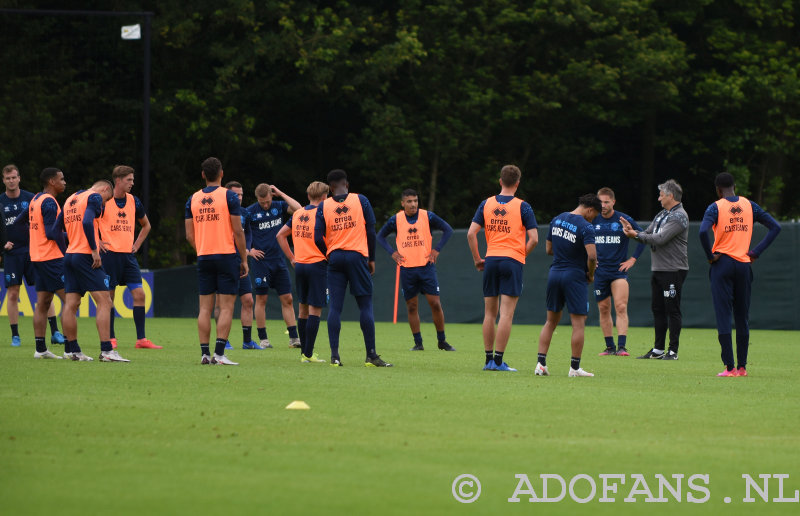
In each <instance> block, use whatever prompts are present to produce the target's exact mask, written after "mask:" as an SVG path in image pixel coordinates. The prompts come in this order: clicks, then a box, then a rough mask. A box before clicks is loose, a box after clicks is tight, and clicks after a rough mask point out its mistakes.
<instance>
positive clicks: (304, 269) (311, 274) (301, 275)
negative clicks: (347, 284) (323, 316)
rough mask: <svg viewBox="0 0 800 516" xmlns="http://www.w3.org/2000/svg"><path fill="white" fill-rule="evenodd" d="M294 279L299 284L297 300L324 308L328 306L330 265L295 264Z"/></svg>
mask: <svg viewBox="0 0 800 516" xmlns="http://www.w3.org/2000/svg"><path fill="white" fill-rule="evenodd" d="M294 278H295V283H297V300H298V301H299V302H300V303H302V304H304V305H310V306H316V307H317V308H322V307H323V306H325V305H327V304H328V263H327V262H326V261H325V260H320V261H318V262H317V263H295V264H294Z"/></svg>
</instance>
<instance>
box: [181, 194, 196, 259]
mask: <svg viewBox="0 0 800 516" xmlns="http://www.w3.org/2000/svg"><path fill="white" fill-rule="evenodd" d="M193 217H194V216H193V215H192V198H191V197H190V198H189V201H188V202H187V203H186V208H185V209H184V212H183V219H184V220H183V227H184V229H185V230H186V241H187V242H189V245H190V246H192V249H194V251H195V252H197V243H196V242H195V238H194V222H193Z"/></svg>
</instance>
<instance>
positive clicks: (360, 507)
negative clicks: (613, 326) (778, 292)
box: [0, 318, 800, 515]
mask: <svg viewBox="0 0 800 516" xmlns="http://www.w3.org/2000/svg"><path fill="white" fill-rule="evenodd" d="M79 326H80V327H81V330H80V331H81V337H82V338H81V341H82V346H83V349H84V351H86V352H87V353H88V354H90V355H92V356H94V357H95V358H96V357H97V355H98V354H99V344H98V343H97V340H96V332H95V329H94V321H93V320H91V319H80V320H79ZM20 327H21V333H22V337H23V347H22V348H12V347H10V346H9V345H8V343H7V342H6V340H7V339H6V338H5V337H4V339H3V345H2V346H0V371H2V385H1V386H0V407H2V410H1V411H0V513H2V514H7V515H17V514H59V515H62V514H81V515H83V514H115V515H116V514H138V515H140V514H226V515H227V514H378V513H380V514H498V513H516V514H532V513H536V512H539V511H545V510H546V511H547V513H548V514H593V515H594V514H628V513H631V514H635V513H644V512H645V511H646V512H647V513H648V514H653V515H655V514H676V513H678V512H681V513H682V514H712V513H719V512H720V511H723V510H724V511H726V512H725V514H745V513H748V514H752V512H753V510H756V511H757V513H758V514H797V513H798V512H797V511H798V507H799V506H800V503H774V502H772V501H771V500H772V498H777V497H778V496H779V495H778V480H777V479H771V480H770V482H771V484H770V487H769V499H770V502H769V503H766V502H764V501H762V500H761V498H760V496H758V494H757V493H756V492H755V491H751V495H752V496H753V497H754V498H755V499H756V501H755V502H753V503H745V502H743V501H742V499H743V498H744V497H745V481H744V480H743V479H742V474H749V475H751V476H752V477H753V478H754V479H756V480H760V479H759V478H758V475H759V474H781V473H784V474H788V475H789V478H788V479H786V480H785V481H784V494H783V496H784V497H786V498H792V497H793V496H794V494H795V490H797V489H800V467H798V457H800V453H799V452H800V439H799V438H798V437H799V436H798V433H799V432H798V424H799V423H800V417H798V416H799V415H800V410H798V401H797V400H798V395H799V394H800V377H799V376H798V368H797V360H796V356H797V353H796V350H795V347H796V345H797V342H798V333H797V332H794V333H793V332H780V331H754V332H753V334H752V342H753V345H752V347H751V355H750V358H751V361H750V364H749V371H750V376H749V377H748V378H716V377H715V374H716V373H717V372H719V371H720V370H721V369H722V367H721V365H720V361H719V346H718V344H717V342H716V334H715V332H714V331H712V330H684V333H683V337H682V347H681V352H680V360H679V361H676V362H662V361H655V360H650V361H644V360H635V359H634V358H633V357H629V358H622V357H598V356H597V353H598V352H599V351H601V349H602V348H603V341H602V337H601V334H600V330H599V329H598V328H596V327H594V328H589V329H588V331H587V341H588V342H589V344H588V345H587V348H586V350H585V352H584V360H583V363H582V366H583V367H584V368H585V369H587V370H589V371H592V372H594V373H596V375H597V376H596V377H595V378H567V375H566V374H567V367H568V362H569V351H568V342H569V327H565V328H559V331H558V332H557V334H556V336H555V338H554V342H553V346H552V348H551V350H550V353H549V355H548V365H549V367H550V371H551V374H553V375H554V376H551V377H549V378H541V377H534V376H533V368H534V366H535V363H536V341H537V338H538V333H539V329H540V328H539V327H538V326H515V327H514V329H513V332H512V335H511V342H510V344H509V348H508V350H507V361H508V363H509V364H510V365H512V366H513V367H517V368H518V369H519V373H514V374H512V373H490V372H483V371H481V370H480V369H481V366H482V365H483V348H482V343H481V335H480V327H479V326H477V325H450V326H448V328H447V335H448V340H449V342H450V343H451V344H453V345H454V346H455V347H456V348H457V349H458V351H457V352H455V353H445V352H441V351H438V350H437V349H436V345H435V332H434V331H433V328H432V325H431V324H425V325H424V327H423V335H424V337H425V344H426V347H427V350H426V351H424V352H411V351H408V348H409V347H410V346H411V344H412V343H411V337H410V332H409V331H408V327H407V326H406V325H405V324H398V325H396V326H394V325H391V324H378V328H377V334H378V352H379V353H380V354H381V355H382V356H383V357H384V358H385V359H386V360H387V361H390V362H393V363H394V364H395V367H394V368H391V369H375V368H365V367H363V355H364V348H363V344H362V342H361V333H360V331H359V329H358V325H357V323H345V324H344V327H343V331H342V337H343V339H342V347H341V352H342V360H343V362H344V364H345V367H343V368H332V367H329V366H328V365H327V364H300V363H299V360H298V355H299V353H298V352H297V351H296V350H290V349H288V347H287V346H286V344H287V342H288V337H287V336H286V335H284V334H283V331H282V329H281V325H280V324H279V323H278V322H275V321H270V323H269V324H268V329H269V331H270V338H271V340H272V341H273V344H274V345H275V346H276V347H275V349H273V350H266V351H243V350H241V349H238V348H240V347H241V343H240V341H241V338H240V335H241V333H240V331H239V327H238V324H236V323H235V324H234V332H232V337H233V338H232V339H231V340H232V342H234V343H236V344H238V345H237V349H236V350H234V351H232V352H229V353H228V355H229V356H230V357H231V358H232V359H233V360H236V361H239V362H240V363H241V365H240V366H238V367H223V366H201V365H200V364H199V358H200V353H199V347H198V345H197V337H196V330H195V321H194V320H191V319H150V320H148V330H149V331H148V335H149V336H150V337H151V338H152V340H154V341H155V342H157V343H160V344H163V345H164V346H165V349H164V350H162V351H155V350H134V349H132V348H133V345H132V343H133V340H134V331H133V323H132V322H131V321H130V320H124V321H120V320H118V321H117V334H118V337H119V341H120V347H119V350H120V352H121V354H122V355H123V356H125V357H126V358H130V359H131V362H130V363H128V364H119V363H100V362H97V361H95V362H91V363H77V362H67V361H60V360H59V361H55V360H34V359H33V351H34V350H33V342H32V341H33V339H32V334H31V321H30V318H21V320H20ZM0 331H4V332H8V326H7V319H6V318H0ZM651 338H652V330H651V329H647V328H634V329H631V331H630V333H629V340H628V342H629V345H628V347H629V349H630V350H631V352H632V353H634V354H641V353H642V352H644V351H646V349H648V347H649V343H650V342H651ZM50 348H51V349H53V348H55V350H56V351H61V350H59V349H58V348H59V347H58V346H50ZM317 349H318V351H320V352H321V353H320V355H321V356H323V357H324V358H328V357H327V335H326V333H325V328H324V324H323V327H322V328H321V331H320V338H319V339H318V347H317ZM293 400H303V401H305V402H307V403H308V404H309V405H310V406H311V409H310V410H307V411H298V410H286V409H285V408H284V407H285V406H286V405H287V404H288V403H290V402H291V401H293ZM614 473H617V474H622V475H625V477H626V480H625V483H624V484H621V483H619V481H617V485H618V491H617V493H616V494H614V493H609V495H608V496H609V497H613V498H614V499H615V501H614V502H613V503H612V502H600V501H599V499H600V498H602V497H603V493H602V479H601V477H600V475H601V474H614ZM461 474H472V475H474V476H476V477H477V478H478V479H479V480H480V483H481V495H480V497H479V498H478V499H477V500H476V501H475V502H474V503H471V504H462V503H459V502H457V501H456V500H455V499H454V496H453V487H452V486H453V481H454V480H455V478H456V477H457V476H459V475H461ZM516 474H527V475H528V477H529V479H530V482H531V485H532V487H533V488H534V490H535V491H536V493H537V494H538V496H540V497H542V496H544V493H543V491H542V480H541V478H540V477H539V475H540V474H557V475H560V476H561V477H562V478H564V479H565V481H566V483H567V484H569V482H570V480H571V479H573V477H575V476H576V475H581V474H583V475H588V476H589V477H592V478H593V479H594V481H595V483H596V485H597V493H596V494H595V496H594V497H593V499H592V500H591V501H589V502H588V503H586V504H579V503H577V502H575V501H573V499H572V498H571V496H570V493H569V491H568V492H567V495H566V496H565V497H564V499H563V500H561V501H560V502H557V503H547V504H545V507H540V506H538V505H533V504H530V503H529V502H528V499H529V498H530V497H529V496H528V495H521V496H520V499H521V501H520V502H519V503H509V502H508V501H507V500H508V498H510V497H512V495H513V493H514V491H515V488H516V487H517V485H518V482H519V481H518V480H517V478H516V477H515V475H516ZM634 474H641V475H644V479H645V481H646V483H647V486H648V487H649V488H650V490H651V491H652V492H653V496H654V497H655V498H658V497H659V493H658V480H657V478H656V477H655V475H656V474H663V475H664V476H665V477H666V478H667V479H669V480H671V481H672V483H673V485H674V484H675V482H676V481H674V480H673V479H672V475H673V474H683V475H684V478H683V480H682V492H681V496H680V498H681V500H682V501H681V502H678V501H676V500H675V499H674V496H673V495H671V494H670V493H669V492H668V491H665V495H664V496H665V498H666V499H667V500H668V501H667V502H663V503H658V502H656V503H647V502H645V501H644V500H645V499H646V498H647V495H646V494H639V495H638V496H635V500H636V501H635V502H630V503H626V502H624V501H623V499H624V498H626V497H627V496H628V494H629V491H630V490H631V488H633V487H634V483H635V482H636V479H635V477H633V476H632V475H634ZM694 474H706V475H708V478H709V481H708V482H707V483H705V482H704V481H702V480H697V481H696V482H695V483H696V484H697V485H700V486H702V487H704V488H705V489H707V491H708V499H707V501H706V502H705V503H697V504H695V503H689V502H687V493H691V494H692V495H693V496H694V497H695V498H700V499H702V498H704V497H705V495H704V493H703V492H702V491H701V490H696V489H689V487H688V485H687V480H688V478H689V477H690V476H691V475H694ZM474 485H475V484H473V486H474ZM641 487H643V486H642V485H641V484H640V485H638V486H637V488H641ZM474 491H475V489H474V487H473V488H470V487H469V486H464V487H463V488H462V490H461V492H462V493H463V494H465V495H466V494H468V493H469V492H474ZM559 491H560V487H559V486H558V485H557V484H555V483H554V481H550V486H549V489H548V492H549V493H548V494H549V495H550V496H552V497H554V496H557V495H558V494H559ZM573 491H574V494H575V496H576V497H589V495H590V494H591V493H590V484H589V482H588V481H587V480H586V479H585V478H578V479H577V480H576V483H575V484H574V489H573ZM725 497H730V498H732V502H731V503H730V504H726V503H724V501H723V500H724V498H725Z"/></svg>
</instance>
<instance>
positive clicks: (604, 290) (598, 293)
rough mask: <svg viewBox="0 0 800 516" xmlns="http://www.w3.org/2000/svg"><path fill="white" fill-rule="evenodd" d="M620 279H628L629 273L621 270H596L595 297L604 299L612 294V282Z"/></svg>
mask: <svg viewBox="0 0 800 516" xmlns="http://www.w3.org/2000/svg"><path fill="white" fill-rule="evenodd" d="M618 279H624V280H627V279H628V273H626V272H620V271H601V270H600V269H597V270H595V271H594V298H595V300H597V301H602V300H603V299H606V298H607V297H609V296H610V295H611V284H612V283H613V282H614V281H616V280H618Z"/></svg>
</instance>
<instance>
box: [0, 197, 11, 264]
mask: <svg viewBox="0 0 800 516" xmlns="http://www.w3.org/2000/svg"><path fill="white" fill-rule="evenodd" d="M3 208H4V206H3V205H2V204H0V213H3V212H4V210H3ZM10 243H11V242H9V240H8V234H7V233H6V224H5V221H0V249H5V250H8V249H11V247H9V246H8V244H10ZM0 259H2V254H0Z"/></svg>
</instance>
